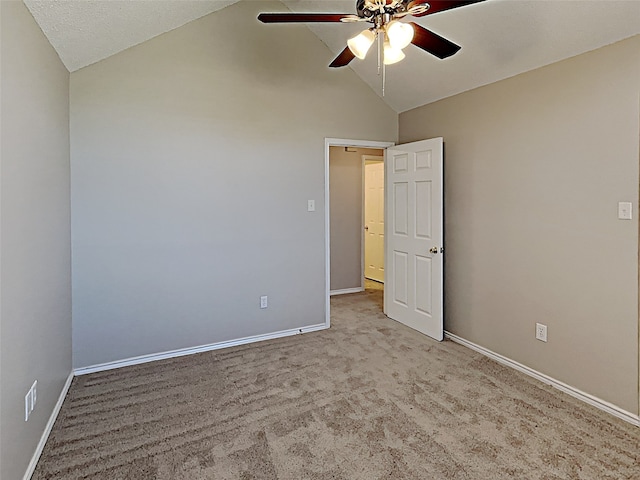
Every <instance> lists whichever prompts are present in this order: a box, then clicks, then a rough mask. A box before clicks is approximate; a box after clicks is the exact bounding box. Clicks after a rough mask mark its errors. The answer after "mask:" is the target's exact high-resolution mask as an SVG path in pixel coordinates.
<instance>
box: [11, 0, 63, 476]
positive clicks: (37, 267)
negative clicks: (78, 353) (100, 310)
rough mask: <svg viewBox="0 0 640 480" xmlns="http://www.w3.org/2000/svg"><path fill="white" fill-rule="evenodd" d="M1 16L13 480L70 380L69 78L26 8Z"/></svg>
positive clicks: (13, 4) (23, 468)
mask: <svg viewBox="0 0 640 480" xmlns="http://www.w3.org/2000/svg"><path fill="white" fill-rule="evenodd" d="M0 12H1V17H2V20H1V22H2V24H1V32H2V33H1V37H0V43H1V44H2V47H1V48H2V62H1V63H2V72H1V82H2V113H1V117H2V120H1V122H2V128H1V144H2V147H1V148H2V151H1V153H2V156H1V161H0V178H1V181H0V189H1V194H0V205H1V215H0V218H1V224H0V230H1V235H0V255H1V258H2V265H1V268H0V296H1V305H2V306H1V308H0V331H1V335H2V336H1V337H0V402H1V404H2V409H1V410H0V411H1V413H0V415H1V418H0V420H1V424H2V431H1V433H0V450H1V453H0V461H1V467H0V477H1V478H3V479H6V480H14V479H19V478H22V476H23V475H24V473H25V471H26V469H27V465H28V463H29V460H30V459H31V457H32V455H33V453H34V451H35V449H36V445H37V444H38V441H39V440H40V437H41V435H42V433H43V431H44V429H45V425H46V423H47V421H48V420H49V416H50V415H51V412H52V411H53V408H54V405H55V403H56V401H57V400H58V397H59V395H60V393H61V391H62V388H63V385H64V383H65V380H66V379H67V377H68V376H69V374H70V373H71V266H70V223H69V222H70V220H69V73H68V72H67V70H66V69H65V67H64V66H63V65H62V63H61V62H60V60H59V59H58V56H57V54H56V53H55V52H54V50H53V48H52V47H51V46H50V45H49V42H48V41H47V39H46V38H45V36H44V35H43V34H42V32H41V31H40V29H39V27H38V26H37V25H36V23H35V21H34V20H33V18H32V17H31V14H30V13H29V12H28V10H27V9H26V7H25V6H24V4H23V3H22V2H6V1H3V2H0ZM34 380H38V402H37V405H36V409H35V410H34V411H33V413H32V415H31V418H30V419H29V421H28V422H25V421H24V396H25V394H26V393H27V390H28V389H29V388H30V387H31V385H32V383H33V381H34Z"/></svg>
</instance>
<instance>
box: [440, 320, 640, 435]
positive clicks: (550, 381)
mask: <svg viewBox="0 0 640 480" xmlns="http://www.w3.org/2000/svg"><path fill="white" fill-rule="evenodd" d="M444 336H445V337H446V338H448V339H449V340H451V341H453V342H455V343H459V344H460V345H464V346H465V347H467V348H470V349H471V350H475V351H476V352H478V353H481V354H482V355H484V356H486V357H489V358H491V359H492V360H495V361H496V362H498V363H501V364H503V365H506V366H507V367H511V368H513V369H515V370H518V371H519V372H522V373H524V374H526V375H529V376H530V377H533V378H535V379H536V380H539V381H541V382H542V383H546V384H547V385H551V386H552V387H555V388H557V389H558V390H560V391H562V392H564V393H566V394H568V395H571V396H572V397H574V398H577V399H578V400H582V401H583V402H585V403H588V404H589V405H591V406H592V407H596V408H598V409H600V410H602V411H604V412H607V413H609V414H610V415H613V416H615V417H618V418H621V419H622V420H625V421H627V422H629V423H630V424H632V425H635V426H636V427H640V416H639V415H634V414H633V413H631V412H627V411H626V410H623V409H622V408H620V407H618V406H616V405H614V404H612V403H609V402H607V401H606V400H602V399H601V398H598V397H595V396H593V395H590V394H588V393H586V392H583V391H582V390H578V389H577V388H575V387H572V386H571V385H567V384H566V383H564V382H561V381H560V380H556V379H555V378H553V377H550V376H548V375H545V374H544V373H541V372H538V371H537V370H534V369H533V368H529V367H527V366H526V365H523V364H521V363H518V362H516V361H515V360H511V359H510V358H508V357H505V356H503V355H500V354H499V353H495V352H493V351H491V350H489V349H487V348H484V347H481V346H480V345H477V344H475V343H473V342H470V341H469V340H465V339H464V338H461V337H459V336H457V335H454V334H453V333H450V332H447V331H445V332H444Z"/></svg>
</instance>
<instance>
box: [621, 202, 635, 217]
mask: <svg viewBox="0 0 640 480" xmlns="http://www.w3.org/2000/svg"><path fill="white" fill-rule="evenodd" d="M632 205H633V204H632V203H631V202H618V218H619V219H620V220H631V218H632V214H631V208H632Z"/></svg>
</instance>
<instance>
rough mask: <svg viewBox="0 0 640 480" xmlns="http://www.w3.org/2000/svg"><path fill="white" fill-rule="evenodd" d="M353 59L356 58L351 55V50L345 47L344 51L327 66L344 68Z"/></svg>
mask: <svg viewBox="0 0 640 480" xmlns="http://www.w3.org/2000/svg"><path fill="white" fill-rule="evenodd" d="M354 58H356V56H355V55H354V54H353V52H352V51H351V49H350V48H349V47H345V49H344V50H342V52H340V55H338V56H337V57H336V58H334V59H333V62H331V64H330V65H329V66H330V67H331V68H337V67H344V66H345V65H347V64H348V63H349V62H350V61H351V60H353V59H354Z"/></svg>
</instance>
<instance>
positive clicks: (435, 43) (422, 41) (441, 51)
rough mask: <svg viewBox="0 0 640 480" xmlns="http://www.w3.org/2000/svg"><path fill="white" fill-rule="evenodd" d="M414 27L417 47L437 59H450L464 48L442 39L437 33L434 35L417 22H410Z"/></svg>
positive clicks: (412, 41) (414, 39)
mask: <svg viewBox="0 0 640 480" xmlns="http://www.w3.org/2000/svg"><path fill="white" fill-rule="evenodd" d="M409 23H410V24H411V25H412V26H413V31H414V34H413V40H411V43H413V44H414V45H415V46H416V47H420V48H421V49H423V50H424V51H425V52H428V53H430V54H431V55H435V56H436V57H438V58H440V59H443V58H447V57H450V56H451V55H453V54H454V53H456V52H457V51H458V50H460V49H461V48H462V47H461V46H460V45H456V44H455V43H453V42H451V41H449V40H447V39H446V38H444V37H441V36H440V35H438V34H437V33H433V32H432V31H431V30H427V29H426V28H424V27H422V26H420V25H418V24H417V23H415V22H409Z"/></svg>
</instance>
